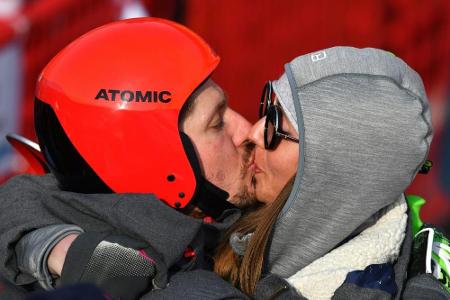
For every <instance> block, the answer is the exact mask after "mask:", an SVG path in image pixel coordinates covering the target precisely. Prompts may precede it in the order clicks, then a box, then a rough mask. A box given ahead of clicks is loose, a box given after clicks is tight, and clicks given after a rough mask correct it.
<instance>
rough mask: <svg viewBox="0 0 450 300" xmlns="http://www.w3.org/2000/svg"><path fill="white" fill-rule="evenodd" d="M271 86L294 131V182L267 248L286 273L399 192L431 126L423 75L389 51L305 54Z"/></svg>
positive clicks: (423, 153) (277, 269) (421, 157)
mask: <svg viewBox="0 0 450 300" xmlns="http://www.w3.org/2000/svg"><path fill="white" fill-rule="evenodd" d="M273 85H274V91H275V93H276V94H277V96H278V98H279V101H280V104H281V106H282V108H283V110H284V111H285V112H286V114H287V116H288V118H289V120H290V121H291V122H292V123H293V124H294V125H296V126H297V129H298V133H299V137H300V156H299V158H300V159H299V164H298V172H297V175H296V178H295V182H294V186H293V190H292V192H291V194H290V196H289V198H288V200H287V202H286V204H285V206H284V208H283V210H282V213H281V215H280V216H279V219H278V222H277V224H276V226H275V230H274V234H273V238H272V242H271V245H270V249H269V252H268V265H269V270H270V272H271V273H274V274H277V275H279V276H282V277H284V278H287V277H290V276H292V275H293V274H294V273H296V272H297V271H298V270H300V269H302V268H304V267H305V266H307V265H309V264H311V263H312V262H313V261H315V260H317V259H318V258H320V257H322V256H323V255H325V254H326V253H328V252H330V250H332V249H334V248H335V247H336V246H338V245H339V244H340V243H341V242H343V241H344V240H345V239H346V238H348V237H349V236H351V235H352V233H354V232H355V230H357V229H358V228H359V227H360V226H361V225H364V223H365V222H367V221H368V220H370V219H371V217H372V216H374V215H376V214H377V212H380V211H382V209H383V208H385V207H387V206H388V205H390V204H393V203H394V202H396V201H397V200H398V199H401V198H402V197H403V192H404V191H405V189H406V188H407V187H408V185H409V184H410V183H411V181H412V180H413V178H414V176H415V175H416V174H417V172H418V170H419V169H420V167H421V166H422V164H423V163H424V161H425V160H426V158H427V155H428V152H429V148H430V143H431V139H432V128H431V115H430V109H429V106H428V100H427V96H426V94H425V90H424V87H423V83H422V80H421V78H420V77H419V75H418V74H417V73H416V72H415V71H414V70H412V69H411V68H410V67H408V65H407V64H406V63H405V62H403V61H402V60H401V59H399V58H397V57H396V56H395V55H393V54H392V53H389V52H386V51H382V50H377V49H356V48H351V47H335V48H330V49H326V50H323V51H319V52H316V53H312V54H306V55H303V56H300V57H297V58H295V59H294V60H293V61H291V62H290V63H288V64H286V66H285V74H283V76H281V78H280V79H279V80H278V81H275V82H274V83H273Z"/></svg>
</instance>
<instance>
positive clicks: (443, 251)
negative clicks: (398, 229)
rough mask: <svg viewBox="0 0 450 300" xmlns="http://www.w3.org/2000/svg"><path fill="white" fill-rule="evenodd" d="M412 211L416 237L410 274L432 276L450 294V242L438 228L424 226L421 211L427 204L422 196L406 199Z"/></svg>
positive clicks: (412, 196) (411, 196)
mask: <svg viewBox="0 0 450 300" xmlns="http://www.w3.org/2000/svg"><path fill="white" fill-rule="evenodd" d="M406 202H407V203H408V207H409V209H410V217H411V218H410V222H411V227H412V232H413V236H414V240H413V247H412V253H411V254H412V256H411V261H410V266H409V270H408V272H409V273H410V275H412V276H414V275H417V274H420V273H428V274H432V275H433V276H434V277H435V278H436V279H437V280H439V281H440V282H441V283H442V285H443V286H444V287H445V289H446V290H447V291H448V292H449V293H450V242H449V239H448V238H447V237H446V236H445V235H444V234H442V233H441V232H439V231H438V230H437V229H436V228H434V227H432V226H430V225H427V224H424V223H423V222H422V220H421V219H420V209H421V208H422V206H423V205H424V204H425V203H426V201H425V199H423V198H422V197H420V196H414V195H410V196H407V197H406Z"/></svg>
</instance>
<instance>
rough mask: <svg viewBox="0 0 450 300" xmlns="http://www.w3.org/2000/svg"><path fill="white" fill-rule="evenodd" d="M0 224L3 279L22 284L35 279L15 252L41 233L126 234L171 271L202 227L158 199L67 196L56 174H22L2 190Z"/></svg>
mask: <svg viewBox="0 0 450 300" xmlns="http://www.w3.org/2000/svg"><path fill="white" fill-rule="evenodd" d="M0 220H1V221H0V274H1V275H2V276H4V277H5V278H6V279H7V280H9V281H11V282H13V283H14V284H19V285H22V284H28V283H30V281H33V280H34V279H33V278H32V277H31V276H29V275H28V274H25V273H23V272H21V271H20V269H19V268H18V266H17V259H18V258H17V257H16V253H15V247H16V245H17V243H18V241H19V240H20V239H21V238H22V237H24V236H25V235H26V234H27V233H29V232H31V231H33V230H35V229H38V228H42V227H46V226H49V225H56V224H73V225H77V226H79V227H81V228H83V230H85V231H86V232H109V233H114V234H119V235H126V236H129V237H130V238H133V239H136V240H139V241H143V242H146V243H148V244H150V245H152V246H154V248H155V249H156V251H158V252H159V253H162V254H163V255H164V260H165V263H166V264H167V265H169V266H170V265H171V264H173V263H174V262H175V261H176V260H178V259H179V255H180V253H183V251H184V249H185V247H186V245H188V244H189V243H190V242H191V240H192V239H193V238H194V237H195V236H196V235H197V233H198V230H199V228H200V226H201V222H200V221H199V222H196V221H193V220H192V218H189V217H187V216H184V215H182V214H181V213H179V212H177V211H175V210H174V209H171V208H170V207H168V206H167V205H165V204H164V203H163V202H161V201H159V200H158V199H157V198H156V197H155V196H154V195H150V194H78V193H71V192H65V191H61V190H60V189H59V188H58V185H57V182H56V179H55V178H54V176H52V175H51V174H47V175H45V176H34V175H20V176H16V177H13V178H12V179H10V180H9V181H8V182H6V183H5V184H3V185H1V186H0ZM174 241H176V242H174Z"/></svg>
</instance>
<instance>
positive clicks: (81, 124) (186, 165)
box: [35, 18, 227, 208]
mask: <svg viewBox="0 0 450 300" xmlns="http://www.w3.org/2000/svg"><path fill="white" fill-rule="evenodd" d="M219 60H220V59H219V57H218V56H217V55H216V54H215V53H214V51H213V50H212V49H211V48H210V47H209V46H208V44H206V42H205V41H203V40H202V39H201V38H200V37H199V36H197V35H196V34H195V33H193V32H192V31H190V30H189V29H187V28H185V27H184V26H181V25H179V24H176V23H174V22H171V21H167V20H163V19H157V18H138V19H129V20H122V21H118V22H114V23H110V24H107V25H105V26H102V27H100V28H97V29H94V30H92V31H90V32H88V33H87V34H85V35H83V36H81V37H80V38H78V39H77V40H75V41H74V42H72V43H71V44H70V45H69V46H67V47H66V48H65V49H63V50H62V51H61V52H60V53H59V54H58V55H57V56H55V57H54V58H53V59H52V60H51V61H50V63H49V64H48V65H47V66H46V67H45V68H44V70H43V71H42V73H41V75H40V77H39V79H38V83H37V89H36V102H35V125H36V133H37V136H38V139H39V143H40V146H41V149H42V151H43V153H44V156H45V157H46V160H47V162H48V164H49V165H50V168H51V169H52V171H53V173H54V174H55V175H56V177H57V179H58V180H59V182H60V183H62V185H63V186H66V187H69V190H73V191H81V192H104V191H108V190H110V191H112V192H116V193H125V192H132V193H153V194H156V195H157V196H158V197H159V198H160V199H161V200H163V201H164V202H166V203H167V204H169V205H170V206H172V207H176V208H183V207H185V206H186V205H187V204H188V203H189V202H190V201H191V199H193V197H194V194H196V193H198V190H199V185H200V184H203V183H202V182H200V181H202V180H203V177H202V176H199V173H200V169H199V166H198V161H197V158H196V156H195V154H194V150H193V147H192V144H191V143H190V141H189V138H187V136H186V135H184V134H182V133H180V132H179V128H178V119H179V115H180V110H181V109H182V107H183V105H184V104H185V102H186V100H187V99H188V98H189V96H190V95H191V94H192V93H193V92H194V90H195V89H196V88H197V87H199V85H201V83H202V82H204V81H205V80H206V79H207V78H208V77H209V76H210V75H211V73H212V72H213V71H214V69H215V68H216V67H217V65H218V63H219ZM77 155H79V156H80V157H79V158H78V159H77V158H76V157H77ZM97 176H98V178H97ZM203 181H206V180H203ZM208 184H209V187H211V184H210V183H208ZM221 192H222V196H223V195H224V194H223V193H224V192H223V191H221ZM226 196H227V195H226ZM226 196H225V198H226Z"/></svg>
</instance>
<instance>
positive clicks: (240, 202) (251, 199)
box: [228, 188, 259, 209]
mask: <svg viewBox="0 0 450 300" xmlns="http://www.w3.org/2000/svg"><path fill="white" fill-rule="evenodd" d="M228 201H229V202H230V203H231V204H233V205H235V206H237V207H239V208H240V209H246V208H250V207H253V206H257V205H258V204H259V202H258V201H257V200H256V197H255V192H254V191H249V190H248V189H247V188H245V189H243V190H242V191H240V192H239V193H237V194H234V195H233V196H231V197H230V198H229V199H228Z"/></svg>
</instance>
